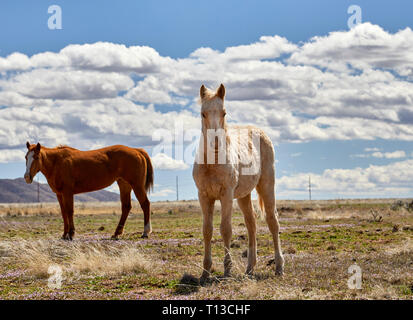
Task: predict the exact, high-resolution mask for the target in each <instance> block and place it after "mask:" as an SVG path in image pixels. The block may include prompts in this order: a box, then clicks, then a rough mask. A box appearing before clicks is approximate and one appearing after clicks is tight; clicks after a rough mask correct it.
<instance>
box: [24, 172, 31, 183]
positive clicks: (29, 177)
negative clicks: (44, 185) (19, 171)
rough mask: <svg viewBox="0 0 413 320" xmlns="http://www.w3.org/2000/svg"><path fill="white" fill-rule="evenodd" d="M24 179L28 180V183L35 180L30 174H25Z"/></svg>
mask: <svg viewBox="0 0 413 320" xmlns="http://www.w3.org/2000/svg"><path fill="white" fill-rule="evenodd" d="M24 180H26V183H27V184H30V183H32V182H33V179H32V177H31V176H30V175H28V174H25V175H24Z"/></svg>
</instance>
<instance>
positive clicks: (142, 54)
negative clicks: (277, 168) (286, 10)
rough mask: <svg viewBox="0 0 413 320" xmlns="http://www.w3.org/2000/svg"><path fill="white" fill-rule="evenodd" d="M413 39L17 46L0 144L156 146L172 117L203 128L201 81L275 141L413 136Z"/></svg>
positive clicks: (368, 33)
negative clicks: (180, 53) (177, 47)
mask: <svg viewBox="0 0 413 320" xmlns="http://www.w3.org/2000/svg"><path fill="white" fill-rule="evenodd" d="M412 39H413V36H412V30H411V29H409V28H406V29H404V30H401V31H398V32H396V33H389V32H387V31H385V30H383V29H382V28H381V27H379V26H376V25H372V24H369V23H365V24H362V25H359V26H357V27H356V28H354V29H352V30H349V31H339V32H332V33H330V34H329V35H326V36H324V37H315V38H313V39H311V40H310V41H307V42H303V43H300V44H293V43H291V42H289V41H288V39H285V38H282V37H280V36H277V35H274V36H263V37H261V38H260V39H259V40H258V41H256V42H254V43H251V44H244V45H240V46H234V47H228V48H226V49H225V50H223V51H218V50H213V49H211V48H199V49H197V50H195V51H194V52H193V53H191V54H190V55H189V56H188V57H183V58H180V59H172V58H170V57H165V56H161V55H159V53H158V52H157V51H156V50H154V49H153V48H149V47H144V46H130V47H127V46H125V45H121V44H114V43H108V42H97V43H92V44H82V45H79V44H72V45H68V46H67V47H65V48H63V49H62V50H60V51H59V52H57V53H54V52H41V53H38V54H36V55H34V56H31V57H28V56H26V55H24V54H21V53H18V52H17V53H13V54H11V55H9V56H8V57H0V72H1V74H0V149H10V148H12V147H13V148H14V147H16V146H20V145H23V144H24V143H25V141H26V140H28V139H29V140H33V139H34V140H41V141H44V143H46V144H60V143H67V144H69V145H74V146H76V147H79V148H90V147H91V146H95V145H109V144H113V143H124V144H129V145H132V146H148V145H153V144H154V143H155V142H154V141H152V139H151V136H152V133H153V132H154V130H156V129H158V128H163V129H169V130H172V129H173V126H174V120H180V121H183V122H184V124H185V128H197V127H198V126H199V123H200V120H199V114H198V111H199V108H198V107H194V105H195V104H194V101H195V100H196V99H197V97H198V92H199V87H200V85H201V84H202V83H205V84H206V85H208V86H210V87H216V86H218V85H219V83H221V82H223V83H224V84H225V85H226V88H227V100H226V107H227V110H228V119H229V121H230V122H236V123H249V124H255V125H257V126H259V127H261V128H263V129H264V130H266V131H267V133H268V134H269V135H270V137H271V138H272V140H273V142H274V143H281V142H308V141H314V140H352V139H362V140H375V139H384V140H404V141H413V126H412V124H413V83H412V81H411V77H412V74H411V66H412V65H413V63H412V61H413V58H412V53H413V50H412V48H413V40H412ZM349 66H350V67H349ZM401 76H403V77H401ZM409 77H410V78H409ZM409 79H410V80H409ZM157 105H163V109H162V112H160V111H159V109H158V108H157V107H158V106H157ZM164 105H168V106H170V107H171V110H170V111H168V110H166V109H165V108H164ZM22 128H24V130H22ZM372 152H379V150H375V151H373V150H372ZM383 157H385V156H383Z"/></svg>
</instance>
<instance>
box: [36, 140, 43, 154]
mask: <svg viewBox="0 0 413 320" xmlns="http://www.w3.org/2000/svg"><path fill="white" fill-rule="evenodd" d="M41 147H42V146H41V145H40V142H38V143H37V145H36V149H35V151H36V152H40V148H41Z"/></svg>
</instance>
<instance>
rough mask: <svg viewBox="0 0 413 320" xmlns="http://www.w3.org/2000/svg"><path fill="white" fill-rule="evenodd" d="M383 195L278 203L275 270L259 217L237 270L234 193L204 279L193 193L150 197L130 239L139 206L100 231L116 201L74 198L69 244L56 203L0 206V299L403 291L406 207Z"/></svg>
mask: <svg viewBox="0 0 413 320" xmlns="http://www.w3.org/2000/svg"><path fill="white" fill-rule="evenodd" d="M402 202H403V203H410V201H406V200H404V201H402ZM394 203H395V200H382V199H381V200H339V201H311V202H309V201H278V212H279V214H280V223H281V235H280V236H281V241H282V242H281V243H282V248H283V251H284V256H285V259H286V263H285V274H284V276H283V277H276V276H275V275H274V270H273V269H274V264H273V263H271V260H272V259H273V247H272V241H271V238H270V234H269V233H268V231H267V226H266V224H265V221H262V220H260V219H258V220H257V223H258V225H257V234H258V240H257V241H258V245H257V248H258V263H257V268H256V272H255V274H254V276H252V277H247V276H245V275H244V271H245V267H246V257H247V251H246V249H247V247H248V237H247V232H246V228H245V225H244V223H243V222H244V221H243V216H242V214H241V213H240V211H239V209H238V208H237V206H236V204H235V202H234V216H233V237H232V239H233V246H232V248H231V252H232V255H233V263H234V268H233V277H232V278H230V279H223V278H222V275H223V264H222V260H223V255H224V252H223V246H222V239H221V237H220V234H219V222H220V218H219V213H218V212H217V213H216V214H215V217H214V230H215V231H214V238H213V241H212V248H213V249H212V250H213V259H214V264H213V274H212V278H211V280H210V281H209V282H207V283H203V284H200V283H199V282H198V277H199V276H200V274H201V272H202V270H201V266H202V258H203V243H202V216H201V213H200V209H199V204H198V202H197V201H186V202H160V203H154V204H153V206H152V211H153V215H152V224H153V230H154V233H153V234H152V235H151V237H150V238H149V239H141V238H140V235H141V232H142V230H143V214H142V213H141V211H140V209H138V207H139V206H138V204H137V203H134V204H133V207H134V209H132V213H131V215H130V217H129V219H128V222H127V224H126V227H125V231H124V232H125V233H124V235H123V236H121V237H120V240H118V241H113V240H110V236H111V234H112V233H113V231H114V229H115V227H116V225H117V222H118V219H119V218H120V206H119V204H118V203H87V204H84V203H83V204H76V206H75V219H76V222H75V223H76V227H77V229H76V237H75V240H74V241H73V242H65V241H61V240H58V238H59V237H60V236H61V232H62V221H61V216H60V212H59V209H58V205H57V204H56V203H55V204H53V203H48V204H46V203H44V204H41V205H38V204H33V205H8V204H6V205H0V299H413V294H412V286H413V273H412V271H411V270H412V268H413V241H412V240H413V227H412V226H413V214H412V212H411V211H410V210H409V209H408V206H406V205H403V206H401V207H399V208H398V209H397V210H394V208H393V205H394ZM217 211H219V205H218V208H217ZM19 212H20V215H18V213H19ZM136 212H138V214H136ZM169 212H173V214H171V213H169ZM373 212H374V214H373ZM378 217H380V218H378ZM354 263H357V264H358V265H359V266H360V267H361V269H362V272H363V288H362V289H361V290H351V289H349V288H348V287H347V280H348V278H349V276H350V275H349V274H348V267H349V266H350V265H352V264H354ZM50 265H58V266H60V267H61V268H62V270H63V281H62V287H61V289H50V288H49V287H48V278H49V276H50V274H49V273H48V268H49V266H50Z"/></svg>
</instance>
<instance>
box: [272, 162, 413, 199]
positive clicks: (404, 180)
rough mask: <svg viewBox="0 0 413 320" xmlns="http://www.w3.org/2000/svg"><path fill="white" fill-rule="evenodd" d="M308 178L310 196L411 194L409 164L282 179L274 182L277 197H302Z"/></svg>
mask: <svg viewBox="0 0 413 320" xmlns="http://www.w3.org/2000/svg"><path fill="white" fill-rule="evenodd" d="M309 176H311V184H312V191H313V194H314V195H317V194H330V195H331V194H333V195H336V197H342V196H369V195H378V194H385V195H388V196H397V197H402V196H403V195H406V194H408V193H409V192H411V188H412V181H413V160H405V161H400V162H395V163H392V164H389V165H384V166H375V165H370V166H369V167H368V168H354V169H326V170H325V171H324V172H323V173H321V174H314V173H299V174H294V175H291V176H283V177H281V178H279V179H278V180H277V181H276V184H277V190H278V194H279V195H280V196H286V197H291V196H292V195H301V196H306V195H307V194H308V177H309Z"/></svg>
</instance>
